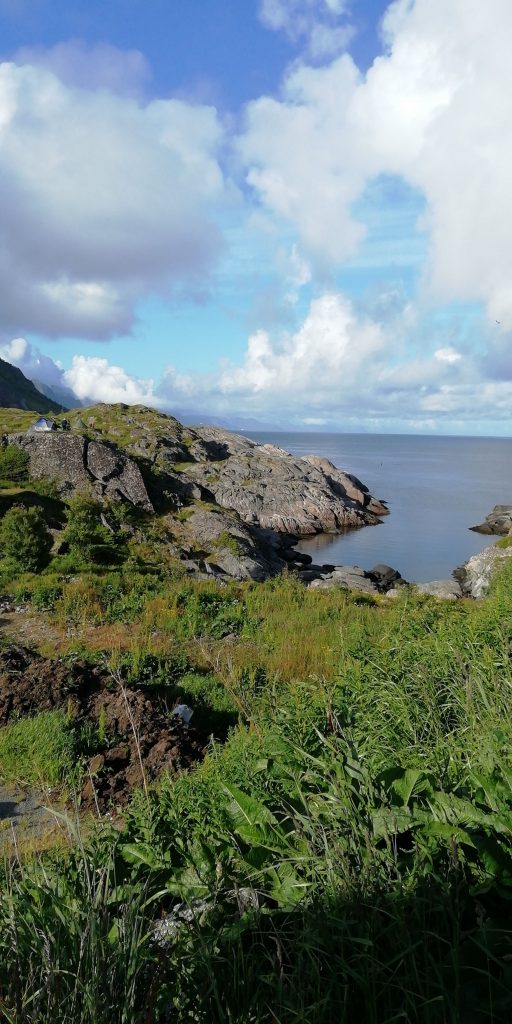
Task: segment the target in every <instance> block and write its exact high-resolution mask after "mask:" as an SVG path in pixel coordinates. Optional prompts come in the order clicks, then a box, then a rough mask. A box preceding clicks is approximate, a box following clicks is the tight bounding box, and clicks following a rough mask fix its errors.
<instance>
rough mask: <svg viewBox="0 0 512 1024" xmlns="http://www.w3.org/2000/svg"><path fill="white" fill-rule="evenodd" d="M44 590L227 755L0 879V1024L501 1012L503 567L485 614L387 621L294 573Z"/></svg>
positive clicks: (507, 614)
mask: <svg viewBox="0 0 512 1024" xmlns="http://www.w3.org/2000/svg"><path fill="white" fill-rule="evenodd" d="M43 578H44V577H43V576H42V577H41V579H43ZM47 579H48V586H47V593H45V591H44V588H43V590H42V591H41V592H40V594H41V596H40V600H41V602H43V603H44V601H45V600H48V601H50V602H51V604H53V606H54V608H55V611H54V615H55V616H56V621H57V622H64V623H65V622H66V621H68V620H69V616H70V614H71V611H72V616H75V618H79V617H80V616H82V621H83V623H84V630H85V627H86V626H87V625H90V626H91V629H92V630H94V629H95V628H96V627H95V626H94V622H95V621H96V620H97V621H98V623H101V625H98V627H97V628H98V629H103V628H104V626H103V621H104V616H107V617H110V619H111V621H112V622H116V623H119V624H121V625H122V624H123V623H124V624H125V626H126V634H127V647H126V649H125V650H124V651H123V653H122V655H119V654H118V655H117V659H118V667H120V668H121V669H122V671H123V673H124V674H125V676H126V677H127V678H128V679H129V680H130V681H131V682H138V683H141V684H143V685H145V686H147V687H151V685H153V684H154V683H157V684H158V685H159V686H162V685H164V686H165V685H167V686H168V694H169V701H170V703H172V701H174V700H176V699H177V698H178V697H179V698H180V699H182V700H184V701H185V702H186V703H188V704H190V706H191V707H193V708H194V710H195V721H196V723H197V724H198V725H201V728H203V729H204V730H205V731H208V730H211V732H212V734H213V737H214V738H213V739H212V740H211V742H210V745H209V749H208V754H207V756H206V758H205V760H204V762H203V763H202V764H200V765H199V766H198V767H197V768H196V769H195V770H193V771H191V772H189V773H185V774H181V775H178V776H172V777H171V776H169V777H165V778H163V779H162V781H161V783H160V785H159V786H157V787H154V788H153V789H151V790H150V791H149V793H143V792H141V793H138V794H136V795H135V797H134V800H133V803H132V805H131V808H130V810H129V811H128V813H127V814H126V816H125V821H124V824H123V826H122V827H118V828H116V829H115V830H113V829H111V828H110V826H109V825H108V824H104V825H103V827H102V828H100V829H99V830H98V831H96V832H95V833H94V834H93V836H92V837H90V838H89V840H88V841H87V842H85V840H84V839H83V837H81V836H80V834H76V835H75V843H74V847H73V849H72V850H71V851H70V852H68V853H58V852H55V853H53V854H52V855H51V856H47V857H46V858H45V859H43V860H41V861H39V860H35V861H34V862H30V863H25V864H23V865H22V866H19V867H18V868H17V869H16V871H14V873H13V872H12V871H10V872H8V873H6V876H5V878H4V880H3V882H2V881H0V993H1V997H2V999H3V1001H4V1003H3V1006H4V1007H5V1011H4V1012H5V1013H6V1019H7V1020H12V1021H14V1020H16V1021H18V1020H20V1021H23V1022H25V1021H27V1022H31V1024H32V1022H34V1024H35V1022H36V1021H37V1022H38V1024H46V1022H49V1021H50V1020H52V1021H58V1022H60V1021H62V1022H69V1024H75V1022H76V1024H78V1022H80V1024H93V1022H94V1024H103V1022H107V1021H108V1022H109V1024H140V1022H141V1021H144V1020H145V1019H146V1020H151V1021H152V1024H167V1022H168V1021H169V1020H172V1021H173V1022H176V1024H188V1022H190V1021H195V1022H199V1024H224V1022H230V1024H254V1022H256V1024H259V1022H261V1024H276V1022H279V1024H281V1022H282V1024H288V1022H299V1021H300V1022H301V1024H331V1022H333V1021H336V1022H341V1024H352V1022H353V1021H354V1020H361V1021H364V1022H365V1024H366V1022H369V1024H390V1022H392V1021H393V1022H394V1021H403V1022H406V1024H407V1022H410V1024H473V1022H474V1024H480V1022H485V1021H490V1022H491V1021H492V1022H493V1024H501V1022H503V1024H504V1022H505V1021H508V1020H510V1019H511V1016H512V959H511V958H512V930H511V929H510V922H509V917H510V912H509V907H510V898H511V897H512V663H511V658H510V652H511V650H512V564H511V563H506V564H504V565H503V566H501V567H500V572H499V576H497V578H496V580H495V582H494V584H493V587H492V591H491V593H490V595H489V597H488V598H487V599H486V600H485V601H482V602H471V601H459V602H453V603H451V602H440V601H436V600H435V599H433V598H430V597H423V596H417V595H415V594H413V593H409V592H408V591H406V590H404V592H403V593H402V594H401V595H400V596H399V597H398V598H397V599H395V600H394V601H387V600H386V599H384V598H378V599H377V601H376V604H375V605H374V606H367V605H361V604H358V603H357V598H354V596H353V595H350V594H346V593H344V592H342V591H327V592H326V591H311V590H307V589H306V588H304V587H301V586H300V584H298V583H297V582H296V581H295V580H294V579H293V578H291V577H283V578H282V579H278V580H275V581H269V582H267V583H265V584H263V585H259V586H256V585H252V584H246V585H240V584H237V585H235V584H229V585H227V586H226V587H222V588H218V587H216V586H215V585H214V584H213V583H212V584H209V583H201V584H196V583H194V582H192V581H189V580H187V581H183V580H175V579H172V578H171V577H169V576H166V575H165V574H162V575H160V576H158V575H157V576H153V577H151V578H150V580H146V581H145V582H144V577H140V578H132V579H131V582H130V577H129V574H128V573H124V572H123V571H119V572H114V573H109V574H108V575H105V576H101V577H100V576H98V575H97V574H94V573H92V572H91V573H90V574H89V575H88V577H87V578H85V577H84V578H82V579H81V580H78V581H69V582H66V581H65V580H63V579H59V577H58V576H57V577H55V575H54V576H53V577H51V575H50V574H49V575H48V577H47ZM59 588H62V596H60V589H59ZM83 635H84V636H85V635H86V634H85V632H84V633H83ZM87 635H88V634H87ZM91 636H92V634H91ZM73 642H76V641H73ZM34 721H37V720H34ZM193 721H194V720H193ZM21 725H25V723H16V725H15V726H13V728H17V727H19V726H21ZM59 728H62V729H63V730H64V735H65V732H66V730H65V723H63V722H62V721H61V726H60V727H59ZM5 732H7V730H5V731H4V734H5ZM0 736H2V733H0ZM40 745H41V744H40ZM10 749H11V751H12V753H11V757H12V758H13V759H14V760H15V759H16V757H17V753H16V751H15V748H14V745H13V744H12V743H11V748H10ZM16 749H17V748H16ZM34 756H35V754H34ZM45 760H46V762H48V761H50V763H54V762H55V760H56V759H55V756H54V755H53V754H52V755H50V756H49V757H48V756H46V759H45ZM64 760H65V759H64ZM61 772H62V769H61ZM184 905H185V906H187V905H188V907H189V908H190V910H191V915H190V916H191V921H190V922H189V923H188V924H187V923H185V924H181V925H180V924H178V925H177V926H176V927H175V928H174V926H173V933H172V941H170V942H169V943H168V944H167V945H166V946H165V948H163V949H162V948H159V947H158V946H157V945H155V943H154V942H153V940H152V934H153V929H154V927H155V923H156V922H158V921H159V920H161V919H162V918H164V919H165V916H166V915H168V914H169V913H171V912H173V913H175V914H176V913H181V912H182V909H183V906H184ZM180 907H181V910H179V908H180ZM177 908H178V909H177ZM178 920H179V919H178ZM43 993H44V996H43ZM1 1005H2V1004H0V1006H1ZM9 1014H10V1016H9Z"/></svg>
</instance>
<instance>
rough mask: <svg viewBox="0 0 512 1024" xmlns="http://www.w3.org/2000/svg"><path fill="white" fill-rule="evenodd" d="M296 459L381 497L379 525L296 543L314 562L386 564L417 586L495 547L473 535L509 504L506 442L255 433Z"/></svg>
mask: <svg viewBox="0 0 512 1024" xmlns="http://www.w3.org/2000/svg"><path fill="white" fill-rule="evenodd" d="M248 436H250V437H252V438H253V439H254V440H255V441H262V442H271V443H272V444H277V445H279V446H280V447H281V448H285V449H286V450H287V451H289V452H292V453H293V454H294V455H308V454H313V455H323V456H325V457H326V458H328V459H330V460H331V462H334V464H335V465H336V466H338V467H339V468H340V469H344V470H346V471H347V472H349V473H354V474H355V476H358V477H359V479H360V480H362V481H363V483H365V484H366V485H367V487H369V489H370V491H371V493H372V494H374V495H375V496H376V497H378V498H385V500H386V501H387V502H388V503H389V508H390V513H391V514H390V515H389V516H387V517H386V518H385V519H384V521H383V523H382V525H380V526H367V527H365V528H364V529H362V530H353V531H350V532H347V533H346V534H344V535H343V536H335V537H332V536H329V535H326V534H322V535H319V536H317V537H314V538H312V539H310V540H305V541H303V542H301V544H300V549H301V550H302V551H307V552H308V553H309V554H310V555H312V557H313V561H314V562H316V563H320V564H322V562H334V563H335V564H343V565H359V566H361V568H363V569H371V567H372V566H373V565H375V564H376V563H377V562H386V563H387V564H388V565H392V566H393V568H395V569H398V570H399V571H400V572H401V573H402V576H403V577H404V579H407V580H411V581H412V580H415V581H416V582H418V583H421V582H427V581H428V580H434V579H446V578H447V577H449V576H450V574H451V572H452V570H453V569H454V568H456V566H458V565H461V564H462V562H464V561H465V560H466V559H467V558H469V557H470V555H473V554H475V553H476V552H477V551H481V550H482V548H484V547H486V546H487V545H488V544H490V543H493V539H492V537H491V538H489V537H485V536H482V535H481V534H478V533H472V532H471V531H470V530H469V527H470V526H474V525H475V524H476V523H481V522H482V521H483V520H484V519H485V516H486V515H487V513H488V512H490V511H491V509H492V508H493V506H494V505H498V504H500V505H501V504H509V503H510V504H512V439H509V438H490V437H484V438H476V437H413V436H407V435H389V434H382V435H375V434H287V433H286V434H285V433H268V432H261V433H254V432H251V433H250V434H248Z"/></svg>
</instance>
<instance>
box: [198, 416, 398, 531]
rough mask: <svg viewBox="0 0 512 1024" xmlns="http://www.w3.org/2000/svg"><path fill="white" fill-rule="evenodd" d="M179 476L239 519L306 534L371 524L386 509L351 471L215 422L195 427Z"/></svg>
mask: <svg viewBox="0 0 512 1024" xmlns="http://www.w3.org/2000/svg"><path fill="white" fill-rule="evenodd" d="M190 433H191V434H193V435H194V438H195V440H194V441H193V443H192V444H191V445H190V447H189V450H188V455H189V458H191V459H195V460H196V461H195V462H190V465H188V464H187V465H185V466H183V467H182V471H181V474H180V476H182V478H183V480H188V481H193V482H195V483H196V484H197V485H198V486H200V487H201V489H202V491H203V494H204V495H205V496H206V497H208V496H210V497H211V499H213V500H214V501H215V502H217V503H218V504H219V505H222V506H223V508H232V509H235V510H236V511H237V512H238V514H239V515H240V516H241V518H242V519H243V520H244V522H246V523H248V524H250V525H253V526H259V527H263V528H264V529H271V530H276V531H277V532H279V533H287V534H292V535H294V536H305V535H308V534H314V533H319V532H321V531H324V532H336V531H337V530H341V529H345V528H347V527H360V526H365V525H369V524H375V523H377V522H378V521H379V517H380V516H383V515H386V514H387V512H388V509H387V507H386V505H385V503H384V502H382V501H377V500H376V499H375V498H373V497H372V495H371V494H370V493H369V491H368V489H367V488H366V487H365V486H364V484H362V483H361V482H360V481H359V480H357V479H356V478H355V477H353V476H350V475H348V474H347V473H343V472H342V471H341V470H339V469H336V467H335V466H334V465H333V464H332V463H331V462H329V460H328V459H322V458H319V457H316V456H307V457H306V458H302V459H301V458H297V457H295V456H293V455H290V454H289V453H288V452H286V451H284V450H283V449H282V448H278V447H276V446H275V445H270V444H256V443H255V442H254V441H251V440H249V439H248V438H246V437H241V436H239V435H236V434H231V433H229V432H228V431H225V430H221V429H220V428H216V427H201V428H195V430H194V431H191V432H190Z"/></svg>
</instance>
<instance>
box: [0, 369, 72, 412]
mask: <svg viewBox="0 0 512 1024" xmlns="http://www.w3.org/2000/svg"><path fill="white" fill-rule="evenodd" d="M0 406H4V407H5V408H7V409H28V410H33V411H34V412H41V413H46V412H55V413H57V412H62V410H63V409H65V408H66V406H65V405H62V404H61V403H59V402H55V401H53V399H52V398H48V396H47V395H43V394H42V393H41V391H38V390H37V388H36V387H34V385H33V384H32V381H30V380H28V378H27V377H25V375H24V374H23V373H22V372H21V370H18V368H17V367H16V366H11V364H10V363H6V362H5V360H4V359H0Z"/></svg>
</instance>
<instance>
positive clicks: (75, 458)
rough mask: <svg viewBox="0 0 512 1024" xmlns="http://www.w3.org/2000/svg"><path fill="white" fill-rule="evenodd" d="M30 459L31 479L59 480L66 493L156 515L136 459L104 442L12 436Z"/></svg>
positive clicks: (77, 436) (69, 436) (62, 434)
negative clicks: (84, 493)
mask: <svg viewBox="0 0 512 1024" xmlns="http://www.w3.org/2000/svg"><path fill="white" fill-rule="evenodd" d="M9 442H10V443H11V444H16V445H18V447H19V448H22V449H23V450H24V451H26V452H27V454H28V455H29V458H30V469H29V472H30V476H31V477H32V478H33V479H34V480H37V479H41V478H43V477H48V478H49V479H52V480H56V481H57V484H58V485H59V486H60V489H61V491H62V493H70V492H72V491H75V490H90V491H91V492H92V493H93V494H94V495H96V497H98V498H111V499H113V500H125V501H128V502H130V503H131V504H132V505H136V506H137V507H138V508H141V509H144V511H146V512H153V505H152V504H151V501H150V499H149V495H148V492H147V490H146V485H145V483H144V480H143V478H142V474H141V472H140V469H139V468H138V466H137V464H136V463H135V462H134V461H133V459H131V458H129V457H128V456H126V455H123V454H121V452H119V451H117V450H116V449H113V448H111V447H110V446H109V445H106V444H103V443H102V442H100V441H88V440H87V438H85V437H83V436H82V435H80V434H71V433H66V432H64V431H52V432H51V433H47V434H37V433H28V434H11V435H10V437H9Z"/></svg>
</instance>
